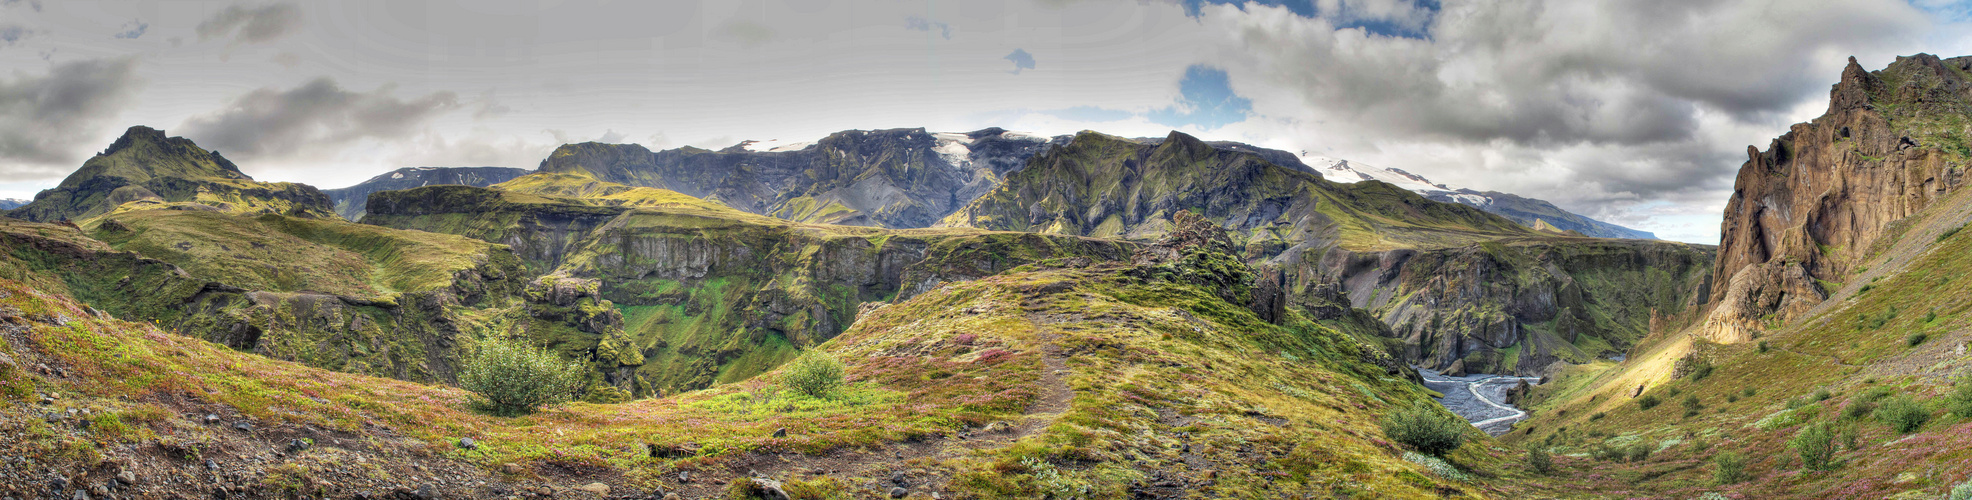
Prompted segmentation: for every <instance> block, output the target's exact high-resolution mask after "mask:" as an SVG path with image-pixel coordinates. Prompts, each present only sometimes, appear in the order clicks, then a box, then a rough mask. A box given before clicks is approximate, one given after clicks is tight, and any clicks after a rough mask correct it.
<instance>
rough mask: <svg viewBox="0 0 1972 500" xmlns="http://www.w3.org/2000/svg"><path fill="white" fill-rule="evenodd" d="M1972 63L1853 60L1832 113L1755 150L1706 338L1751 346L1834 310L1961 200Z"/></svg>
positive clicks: (1738, 192) (1728, 220)
mask: <svg viewBox="0 0 1972 500" xmlns="http://www.w3.org/2000/svg"><path fill="white" fill-rule="evenodd" d="M1968 68H1972V57H1959V58H1953V59H1950V60H1939V59H1938V58H1937V57H1935V56H1932V55H1930V54H1918V55H1915V56H1910V57H1898V58H1897V61H1896V62H1894V63H1891V64H1890V66H1889V67H1887V68H1884V69H1883V70H1881V71H1876V72H1869V71H1865V70H1863V68H1862V66H1860V65H1858V64H1856V62H1855V59H1854V58H1850V60H1849V66H1848V67H1847V68H1846V69H1844V70H1843V71H1842V80H1841V82H1840V83H1837V84H1835V87H1834V89H1832V90H1830V91H1829V105H1828V112H1827V113H1826V114H1824V115H1822V116H1821V117H1819V118H1816V119H1815V120H1814V121H1811V122H1808V123H1800V124H1795V125H1794V126H1793V127H1791V128H1790V129H1789V130H1788V132H1787V133H1786V134H1785V135H1782V136H1780V137H1779V138H1776V139H1774V141H1773V143H1772V144H1771V145H1770V146H1769V147H1768V148H1767V150H1766V151H1759V150H1758V149H1756V148H1753V147H1751V146H1749V147H1747V148H1746V149H1747V156H1748V159H1747V161H1746V164H1745V165H1743V166H1741V167H1740V169H1739V177H1738V179H1737V180H1736V181H1735V183H1734V188H1733V195H1732V199H1731V200H1730V201H1729V202H1727V204H1726V211H1725V223H1724V225H1723V226H1722V227H1721V228H1720V241H1719V259H1718V264H1717V266H1716V267H1715V268H1714V271H1713V272H1714V273H1715V274H1714V278H1713V281H1714V282H1715V283H1718V284H1719V286H1717V287H1715V288H1714V289H1713V290H1712V297H1711V302H1712V303H1713V304H1715V310H1714V311H1713V313H1712V315H1711V316H1710V317H1709V318H1708V319H1707V321H1706V325H1705V329H1704V331H1703V332H1702V335H1704V336H1706V337H1707V338H1709V339H1712V340H1714V341H1718V342H1744V341H1747V340H1750V339H1751V338H1753V336H1754V334H1755V332H1757V331H1759V330H1761V329H1762V328H1763V324H1764V323H1766V322H1769V321H1785V320H1788V319H1792V318H1795V317H1799V316H1800V315H1801V314H1803V313H1805V312H1807V311H1808V310H1809V309H1811V308H1813V307H1814V306H1816V305H1817V304H1819V303H1821V302H1822V300H1824V299H1825V298H1826V297H1827V296H1828V294H1829V292H1831V291H1832V290H1831V288H1832V287H1835V286H1840V285H1841V284H1842V283H1844V282H1847V281H1849V279H1850V278H1851V277H1852V276H1853V275H1854V274H1855V273H1856V272H1857V270H1858V269H1859V268H1860V267H1859V266H1860V264H1861V263H1862V262H1863V261H1864V260H1866V259H1868V258H1869V257H1870V256H1871V255H1872V253H1873V252H1874V251H1875V250H1876V249H1877V248H1878V247H1879V246H1880V244H1882V243H1886V242H1892V241H1895V239H1896V236H1897V235H1898V234H1899V231H1898V230H1897V228H1896V226H1895V224H1894V223H1895V222H1896V221H1898V220H1900V219H1904V218H1906V217H1908V216H1910V215H1912V214H1915V213H1917V212H1919V211H1921V210H1923V209H1924V208H1925V207H1928V206H1930V205H1931V204H1932V203H1933V202H1934V201H1935V200H1937V199H1939V198H1942V197H1944V196H1947V195H1949V194H1951V193H1953V192H1955V191H1956V190H1957V189H1958V187H1959V186H1960V185H1961V184H1963V182H1964V168H1965V165H1966V164H1967V163H1968V161H1972V143H1968V142H1967V140H1968V139H1967V137H1968V135H1972V130H1968V129H1967V125H1966V124H1967V123H1968V118H1967V116H1968V115H1972V75H1968V73H1967V69H1968Z"/></svg>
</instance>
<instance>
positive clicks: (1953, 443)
mask: <svg viewBox="0 0 1972 500" xmlns="http://www.w3.org/2000/svg"><path fill="white" fill-rule="evenodd" d="M1966 199H1967V198H1966V196H1965V195H1964V194H1963V193H1956V194H1953V195H1952V196H1950V197H1948V198H1945V199H1943V200H1941V201H1939V202H1937V203H1934V204H1933V205H1932V207H1931V208H1929V209H1927V210H1926V211H1925V212H1922V213H1919V214H1917V215H1916V216H1914V217H1912V218H1911V219H1907V220H1905V221H1902V222H1899V223H1898V228H1899V229H1898V230H1899V231H1900V233H1901V238H1900V239H1899V241H1898V243H1896V244H1894V245H1884V246H1881V247H1879V248H1876V249H1873V250H1871V251H1870V254H1869V256H1868V258H1867V259H1866V260H1865V261H1864V265H1863V266H1861V269H1863V271H1860V273H1861V274H1860V275H1859V278H1858V281H1857V282H1853V283H1847V284H1829V285H1828V286H1829V287H1830V289H1831V290H1834V292H1833V295H1832V296H1831V297H1830V298H1829V300H1828V301H1827V302H1825V303H1824V304H1823V307H1821V308H1818V309H1816V310H1815V312H1814V313H1813V314H1809V315H1807V316H1804V317H1801V318H1799V319H1796V320H1793V321H1787V322H1779V321H1775V322H1770V323H1769V324H1768V325H1767V326H1768V328H1766V329H1765V330H1763V331H1760V332H1758V334H1757V335H1756V336H1755V338H1754V339H1753V340H1750V341H1747V342H1742V343H1736V344H1716V343H1712V342H1709V341H1707V340H1705V339H1704V337H1702V336H1697V335H1693V333H1694V332H1696V331H1698V329H1697V328H1695V327H1690V328H1666V329H1663V330H1660V333H1659V334H1658V335H1656V336H1653V337H1652V338H1651V339H1650V340H1649V341H1647V342H1646V343H1645V344H1643V345H1641V346H1639V347H1638V348H1637V349H1635V350H1634V351H1633V352H1631V353H1630V357H1629V359H1628V360H1626V361H1623V362H1622V363H1600V364H1595V365H1588V366H1581V367H1576V368H1574V369H1572V370H1570V371H1569V372H1567V373H1566V374H1564V375H1562V376H1561V377H1560V378H1559V379H1558V380H1559V382H1560V383H1558V384H1553V385H1552V386H1549V387H1544V388H1542V389H1541V390H1539V391H1537V392H1536V396H1535V400H1536V401H1538V403H1537V404H1536V406H1535V414H1536V417H1535V418H1534V419H1532V420H1529V421H1527V422H1523V423H1522V424H1521V427H1520V428H1519V429H1517V430H1515V431H1514V432H1513V433H1512V434H1509V435H1507V436H1506V439H1507V440H1508V441H1509V442H1516V443H1521V444H1528V445H1540V446H1551V447H1553V448H1554V449H1556V450H1557V451H1559V452H1561V453H1567V454H1571V455H1580V454H1585V453H1592V452H1593V451H1595V450H1597V449H1598V447H1612V448H1613V447H1622V446H1631V445H1634V444H1636V443H1643V444H1644V445H1647V446H1649V447H1652V448H1653V449H1654V451H1656V453H1655V454H1653V455H1652V458H1650V459H1648V460H1645V461H1643V462H1641V463H1614V462H1605V461H1597V460H1594V459H1592V458H1588V457H1579V458H1578V457H1570V458H1565V459H1564V460H1565V462H1566V463H1570V464H1572V465H1573V466H1572V467H1569V468H1568V469H1567V470H1568V472H1567V473H1565V474H1562V475H1560V476H1559V477H1557V478H1555V479H1554V481H1555V484H1554V485H1553V486H1552V488H1553V491H1567V490H1571V489H1574V490H1579V489H1582V488H1589V487H1593V488H1596V489H1595V490H1594V491H1610V492H1612V494H1613V493H1616V492H1621V491H1630V492H1631V494H1636V495H1668V496H1694V495H1697V494H1699V493H1702V492H1708V491H1709V492H1720V493H1724V494H1728V495H1736V496H1744V497H1747V498H1773V497H1787V498H1938V497H1939V496H1940V495H1941V494H1942V493H1943V492H1944V491H1945V490H1947V489H1949V488H1950V487H1952V485H1955V484H1959V483H1963V482H1966V481H1968V480H1972V468H1968V464H1972V451H1968V450H1972V415H1965V414H1961V413H1955V412H1952V411H1950V407H1951V406H1952V405H1953V404H1955V403H1953V401H1954V400H1955V398H1958V397H1963V396H1952V395H1951V394H1952V393H1953V391H1954V390H1956V388H1955V386H1954V381H1959V380H1964V377H1966V376H1968V375H1972V358H1968V357H1966V356H1965V354H1964V352H1965V351H1964V349H1966V346H1967V344H1968V343H1972V315H1968V313H1969V312H1972V282H1968V281H1966V280H1964V279H1961V278H1960V276H1962V275H1964V273H1965V271H1966V270H1967V269H1972V257H1968V255H1972V233H1968V234H1960V233H1961V231H1959V229H1960V228H1962V227H1963V226H1964V224H1965V221H1967V220H1972V206H1968V204H1967V203H1966ZM1687 326H1689V325H1687ZM1959 383H1969V382H1959ZM1639 388H1641V391H1642V392H1641V396H1639V397H1632V394H1634V393H1636V392H1637V391H1638V390H1639ZM1967 395H1968V396H1972V393H1968V394H1967ZM1902 397H1909V398H1911V399H1912V400H1914V401H1916V402H1917V409H1916V410H1915V414H1917V415H1921V416H1922V418H1923V419H1924V422H1923V423H1922V424H1921V425H1919V426H1917V427H1915V428H1914V429H1912V430H1911V432H1907V433H1906V432H1900V431H1899V430H1897V429H1893V428H1891V427H1890V426H1889V425H1887V424H1886V423H1885V421H1884V419H1883V418H1879V417H1878V416H1877V413H1876V412H1875V411H1874V409H1876V408H1881V407H1884V406H1890V405H1893V404H1894V403H1893V402H1894V401H1895V400H1897V399H1898V398H1902ZM1645 398H1653V399H1656V400H1657V401H1659V402H1660V404H1659V405H1657V406H1655V407H1652V408H1648V409H1646V408H1644V407H1643V405H1642V404H1640V403H1639V401H1640V400H1642V399H1645ZM1687 400H1691V401H1693V403H1687ZM1967 402H1968V403H1972V400H1967ZM1817 424H1825V425H1828V426H1830V428H1831V429H1833V433H1834V436H1835V441H1836V443H1837V446H1836V447H1835V450H1836V451H1835V452H1834V454H1833V468H1832V470H1827V471H1815V470H1805V467H1804V464H1803V462H1802V458H1801V457H1800V455H1799V453H1797V452H1796V451H1795V450H1794V449H1793V448H1790V446H1789V444H1788V442H1789V440H1790V439H1793V438H1794V436H1796V435H1798V434H1800V433H1801V432H1803V430H1804V429H1806V428H1808V427H1810V426H1813V425H1817ZM1725 451H1734V452H1737V453H1741V454H1744V456H1746V457H1747V459H1748V465H1747V466H1746V471H1747V473H1748V479H1747V480H1746V481H1745V482H1743V483H1734V484H1723V485H1722V484H1716V482H1715V481H1713V480H1712V474H1713V472H1714V471H1715V470H1716V466H1714V465H1711V464H1709V463H1708V461H1709V460H1712V459H1713V458H1714V457H1716V456H1717V455H1718V454H1719V453H1721V452H1725Z"/></svg>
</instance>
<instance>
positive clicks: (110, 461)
mask: <svg viewBox="0 0 1972 500" xmlns="http://www.w3.org/2000/svg"><path fill="white" fill-rule="evenodd" d="M1156 276H1159V274H1158V273H1145V272H1142V271H1140V270H1134V269H1133V268H1130V267H1128V266H1116V265H1108V266H1103V265H1098V266H1094V267H1068V268H1029V269H1022V270H1021V272H1016V273H1013V274H1007V275H1003V276H996V277H989V278H984V279H980V280H974V281H969V282H965V283H958V284H953V285H950V286H946V287H943V288H939V289H936V290H932V291H929V292H927V293H924V294H922V295H920V296H918V297H916V298H913V299H911V300H908V301H904V302H901V303H897V304H892V305H889V306H885V307H882V308H878V309H876V310H874V311H871V312H870V313H868V316H867V317H866V318H864V319H863V320H862V321H859V322H858V323H857V324H856V325H855V326H854V327H852V328H851V329H849V330H848V331H847V332H844V333H843V334H842V335H840V336H838V337H836V338H835V339H833V340H831V341H829V342H826V343H824V344H822V345H820V346H819V349H821V350H823V351H826V352H830V353H832V354H833V355H835V356H837V357H839V358H840V359H842V360H843V361H845V362H846V363H847V365H848V367H849V371H848V380H849V385H847V386H846V387H845V388H843V389H841V390H839V391H837V392H834V393H831V394H829V395H828V396H826V397H822V398H816V397H810V396H805V395H798V394H797V393H793V392H790V391H786V390H781V389H779V388H778V387H779V386H778V384H777V382H776V381H777V380H779V378H780V377H781V376H782V375H783V374H782V373H780V372H778V371H776V372H768V373H766V374H764V375H763V376H761V377H758V378H755V379H752V380H748V381H746V382H742V383H737V384H728V385H722V386H718V387H715V388H712V389H709V390H704V391H698V392H691V393H685V394H678V395H674V396H672V397H668V398H663V399H647V400H639V401H635V402H630V403H624V404H617V405H594V404H588V403H574V404H568V405H564V406H558V407H554V408H551V409H549V410H548V411H546V412H543V413H540V414H536V415H533V416H529V417H522V418H514V419H505V418H496V417H488V416H483V415H479V414H475V413H471V412H468V411H466V410H464V409H463V408H464V404H463V403H464V396H465V395H464V394H463V393H461V392H459V391H457V390H455V389H448V388H442V387H427V386H420V385H416V384H410V383H405V382H398V381H392V380H384V379H375V378H368V377H362V376H356V375H348V374H341V373H334V372H326V371H321V370H317V369H312V368H307V367H304V366H301V365H297V364H293V363H287V362H281V361H276V360H271V359H268V358H264V357H259V356H253V355H248V354H243V353H237V352H233V351H231V350H228V349H225V348H223V347H221V346H218V345H215V344H210V343H206V342H202V341H198V340H194V339H189V338H185V337H179V336H176V335H173V334H170V333H167V332H163V331H159V330H157V329H155V328H153V327H151V326H150V325H147V324H142V323H130V322H123V321H117V320H112V319H105V318H103V317H100V316H95V315H92V314H91V313H89V312H88V311H87V310H85V309H84V308H83V307H81V306H80V305H78V304H76V303H74V302H72V301H69V300H68V299H66V298H64V297H61V296H59V295H56V294H51V293H48V292H44V291H39V290H36V289H35V288H33V287H32V286H30V285H27V284H25V283H22V282H20V281H16V280H12V279H0V312H4V313H5V314H0V330H4V331H3V332H0V333H5V335H0V337H4V340H5V343H4V348H5V352H4V353H5V354H6V358H5V359H6V360H7V361H9V363H0V376H4V379H0V380H4V382H0V387H4V389H5V390H4V391H0V397H4V398H6V399H9V400H13V401H19V402H22V403H25V404H26V405H28V406H27V407H31V408H42V409H48V408H54V409H60V408H77V409H79V410H81V409H86V410H88V412H87V413H86V414H85V413H82V412H80V411H78V412H77V413H75V414H73V416H71V415H70V414H68V413H67V412H66V411H62V413H63V416H61V417H58V418H45V419H44V418H42V417H41V415H39V414H38V413H35V412H23V411H19V410H8V411H4V412H0V426H5V427H6V428H8V429H10V430H12V433H11V435H14V436H18V438H17V439H10V440H8V441H7V442H6V444H5V445H4V446H5V447H6V448H7V450H8V451H9V452H11V453H13V454H16V456H26V457H32V458H33V459H34V464H35V465H33V466H31V467H29V466H25V465H23V464H22V463H21V462H16V461H11V460H10V461H0V477H10V478H26V477H30V476H32V477H41V476H39V475H38V474H42V473H43V472H40V471H44V470H46V471H53V472H55V473H57V474H58V475H59V476H61V477H65V478H68V479H67V480H65V481H64V482H63V483H62V484H63V485H64V486H70V485H75V486H94V485H105V484H108V485H115V484H117V483H113V482H110V478H112V477H116V475H117V474H118V473H120V471H134V472H135V473H136V474H135V475H136V476H137V477H138V478H139V479H137V480H136V484H135V485H132V486H128V487H124V486H118V487H119V488H124V489H121V490H119V491H121V492H127V494H131V495H146V494H161V493H163V492H178V493H181V494H184V493H198V494H204V493H202V492H205V491H212V490H224V491H227V492H230V494H232V495H244V496H249V497H261V496H293V495H306V496H338V497H339V496H347V495H353V494H364V495H369V496H388V495H392V494H405V495H408V494H411V493H413V492H416V491H418V490H420V489H423V490H424V491H426V492H427V493H426V494H428V495H429V494H442V495H447V496H499V495H504V494H507V493H508V492H512V491H516V490H515V488H520V487H528V488H537V487H548V488H550V489H552V490H553V491H556V492H558V493H560V494H561V495H575V496H580V495H589V493H584V492H580V491H577V490H572V489H569V488H571V487H575V486H581V485H585V484H588V483H590V482H599V483H603V484H604V485H606V486H609V487H610V491H611V492H612V494H615V495H621V494H632V495H641V494H643V493H644V492H650V491H653V490H656V489H660V488H661V489H663V490H664V491H670V492H680V493H682V494H684V495H686V496H689V497H704V496H709V495H725V494H727V492H729V491H734V490H743V489H744V488H745V486H744V485H746V484H749V483H752V482H753V481H751V480H745V479H741V478H742V477H743V476H749V475H754V476H759V477H763V478H771V479H773V480H776V481H778V482H780V484H781V485H782V487H783V488H784V489H785V490H786V491H788V492H789V493H790V494H791V495H792V496H794V497H795V498H868V497H871V496H878V495H881V494H882V492H883V490H886V489H888V488H889V487H890V486H891V484H893V483H891V482H890V480H891V479H892V478H893V477H898V476H901V478H902V479H903V480H904V483H905V484H907V485H908V487H909V491H910V492H911V494H912V495H914V496H916V497H928V496H930V495H932V494H933V493H936V494H938V495H940V496H942V497H944V498H1004V497H1040V496H1054V497H1066V496H1078V497H1090V498H1117V497H1127V496H1131V495H1133V494H1142V493H1149V494H1158V495H1179V494H1183V495H1199V496H1208V497H1237V498H1252V497H1278V496H1297V497H1298V496H1305V495H1320V496H1338V495H1339V496H1358V497H1362V496H1368V497H1377V498H1435V497H1440V496H1444V495H1457V494H1464V495H1468V496H1476V497H1487V496H1493V495H1496V494H1497V493H1496V492H1497V491H1498V490H1497V488H1499V487H1500V485H1498V484H1493V481H1492V480H1488V479H1484V478H1487V477H1493V476H1497V475H1498V474H1501V473H1502V472H1503V470H1502V469H1500V468H1499V467H1500V465H1499V458H1498V457H1499V456H1500V455H1501V454H1502V453H1503V452H1502V451H1501V450H1497V449H1492V448H1490V447H1489V446H1488V445H1486V444H1484V442H1483V441H1482V443H1481V444H1478V445H1469V446H1467V447H1466V448H1464V449H1462V450H1460V451H1458V452H1456V453H1454V454H1453V456H1452V459H1453V460H1454V461H1455V462H1457V463H1460V464H1462V465H1463V467H1464V468H1465V470H1463V471H1461V470H1459V469H1444V468H1441V469H1439V470H1437V471H1435V472H1434V470H1433V469H1432V468H1429V467H1427V466H1424V465H1419V464H1418V463H1413V462H1411V461H1407V460H1405V459H1402V458H1400V456H1401V455H1402V454H1401V453H1400V450H1399V449H1398V448H1396V447H1395V446H1394V445H1392V444H1390V443H1389V442H1388V441H1386V440H1385V439H1384V437H1383V436H1381V433H1380V432H1378V431H1377V430H1376V426H1375V425H1374V424H1373V423H1372V422H1373V419H1375V418H1376V416H1377V415H1379V414H1381V413H1383V412H1385V411H1388V410H1389V409H1391V408H1395V407H1400V406H1402V405H1405V404H1407V403H1408V402H1410V401H1414V400H1416V399H1418V398H1421V397H1423V395H1422V393H1421V391H1420V390H1419V389H1417V387H1416V386H1415V385H1412V384H1409V383H1408V382H1405V381H1403V380H1402V379H1399V378H1393V377H1391V376H1389V375H1386V371H1385V369H1384V368H1380V367H1378V366H1376V365H1374V364H1371V363H1369V362H1367V361H1366V358H1365V356H1372V355H1374V353H1373V351H1365V350H1363V349H1362V347H1361V346H1360V345H1359V344H1357V343H1356V342H1354V341H1352V340H1349V339H1347V338H1346V337H1344V336H1341V335H1339V334H1336V333H1334V332H1332V331H1330V330H1327V329H1325V328H1322V327H1319V326H1315V325H1313V324H1310V323H1306V322H1302V321H1298V320H1292V319H1290V320H1289V321H1287V322H1286V324H1285V326H1280V325H1274V324H1271V323H1267V322H1264V321H1260V320H1259V319H1258V317H1257V316H1255V315H1254V314H1253V313H1252V312H1250V311H1248V310H1247V309H1246V308H1245V307H1243V306H1239V305H1233V304H1229V303H1226V302H1224V301H1223V300H1222V299H1220V298H1219V295H1218V294H1217V293H1215V292H1213V291H1211V290H1206V289H1201V288H1198V287H1196V286H1194V285H1191V284H1189V283H1190V282H1189V281H1169V280H1167V279H1164V278H1158V277H1156ZM43 366H45V367H46V368H43ZM42 396H46V397H47V400H48V401H50V403H47V404H41V405H38V406H37V403H38V401H37V400H40V399H42ZM9 407H10V408H21V406H14V405H9ZM36 411H37V412H38V411H40V410H36ZM207 413H211V414H214V415H216V416H217V418H218V420H219V421H220V422H219V423H218V424H208V423H206V422H203V421H202V418H203V417H200V416H201V415H204V414H207ZM188 416H190V417H189V418H188ZM85 420H86V421H88V422H90V423H89V424H87V425H85V424H81V423H80V422H81V421H85ZM233 422H242V423H247V424H249V425H250V427H246V428H245V430H244V431H242V430H239V429H234V428H229V426H228V424H230V423H233ZM778 430H785V433H784V436H781V435H780V434H781V433H780V432H777V431H778ZM466 437H469V438H472V439H473V440H474V443H473V445H472V446H471V447H464V446H461V444H460V442H459V439H460V438H466ZM1478 439H1482V440H1483V438H1478ZM290 441H293V443H300V444H293V443H290ZM275 450H280V452H279V453H276V452H275ZM352 464H353V465H352ZM213 477H217V478H220V481H219V482H217V483H216V484H215V482H214V481H212V480H211V479H209V478H213ZM735 483H738V484H740V485H741V486H733V485H734V484H735ZM0 484H4V486H0V491H6V492H9V493H11V494H20V495H29V494H34V493H35V492H38V491H40V490H38V489H37V488H42V487H43V486H41V485H44V484H47V482H46V481H41V480H35V481H32V482H29V481H19V482H16V481H0ZM393 492H396V493H393ZM55 494H57V495H64V496H65V495H66V493H65V492H62V491H57V492H56V493H55ZM120 494H122V493H120Z"/></svg>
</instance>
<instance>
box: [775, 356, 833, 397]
mask: <svg viewBox="0 0 1972 500" xmlns="http://www.w3.org/2000/svg"><path fill="white" fill-rule="evenodd" d="M848 371H849V370H848V368H847V367H845V366H843V365H842V362H841V361H838V360H836V359H835V357H834V356H830V355H828V353H824V352H821V351H808V352H805V353H802V354H801V357H798V358H794V361H791V362H788V364H787V369H786V370H784V371H782V372H781V386H783V387H786V388H788V389H789V390H792V391H794V392H799V393H802V394H806V395H809V396H812V397H817V398H819V397H825V396H828V395H829V393H831V392H834V391H835V389H836V388H838V387H842V375H843V374H844V373H846V372H848Z"/></svg>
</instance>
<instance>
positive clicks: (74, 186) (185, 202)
mask: <svg viewBox="0 0 1972 500" xmlns="http://www.w3.org/2000/svg"><path fill="white" fill-rule="evenodd" d="M126 203H140V204H148V205H163V206H176V207H178V208H181V209H189V210H210V211H218V212H225V213H231V214H244V215H257V214H264V213H272V214H285V215H292V216H297V217H306V218H324V219H336V218H340V216H338V215H336V213H335V211H334V209H333V206H332V205H333V203H332V202H330V201H329V198H328V196H327V195H324V194H322V192H321V191H319V190H316V189H315V188H314V187H310V186H308V185H306V184H294V183H288V182H257V181H254V180H253V178H251V177H247V175H246V174H243V173H240V169H239V167H237V166H234V165H233V162H231V161H228V160H226V158H224V157H221V156H219V153H217V152H212V151H207V150H205V149H204V148H200V147H198V145H197V144H193V143H192V141H191V140H189V139H185V138H183V137H165V135H164V131H162V130H157V129H153V128H149V127H143V126H137V127H131V128H130V130H128V131H126V132H124V135H123V137H121V138H118V139H117V140H116V142H115V143H112V144H110V147H109V148H108V149H105V150H103V152H102V153H100V154H97V155H96V156H95V157H92V158H90V159H89V161H87V162H84V163H83V164H82V168H80V169H77V170H76V171H75V173H73V174H69V176H68V177H67V178H65V179H62V183H61V184H60V185H58V186H56V187H55V188H54V189H49V190H46V191H43V192H41V193H40V194H37V195H35V199H34V202H33V203H29V204H28V205H27V206H23V207H20V208H18V209H14V210H12V211H9V212H8V216H10V217H14V218H17V219H26V220H32V221H41V222H53V221H59V220H65V219H73V220H82V219H86V218H90V217H94V216H97V215H102V214H105V213H109V212H112V211H115V210H116V209H117V207H118V206H120V205H123V204H126Z"/></svg>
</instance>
